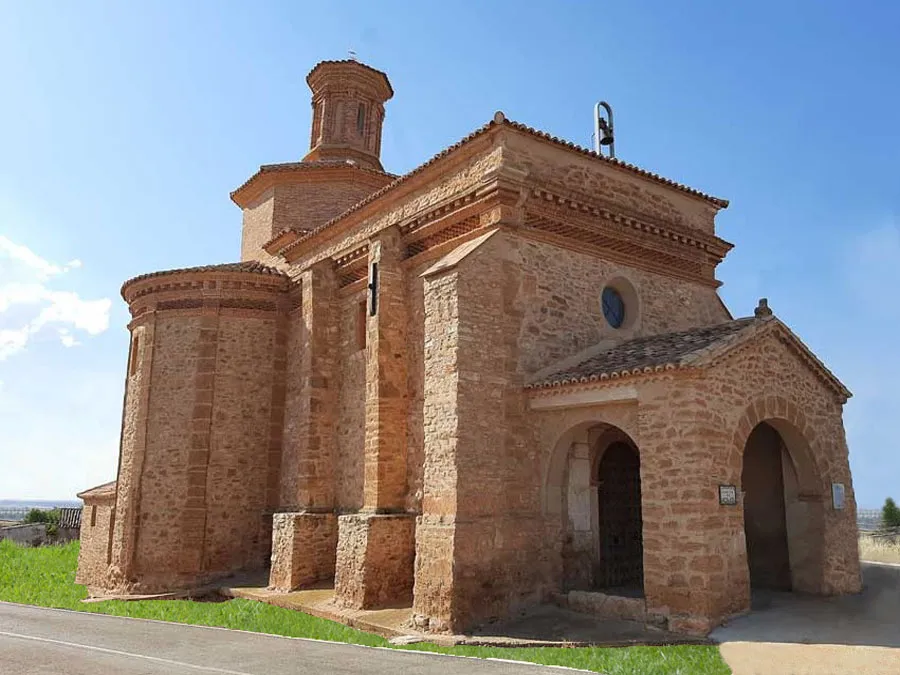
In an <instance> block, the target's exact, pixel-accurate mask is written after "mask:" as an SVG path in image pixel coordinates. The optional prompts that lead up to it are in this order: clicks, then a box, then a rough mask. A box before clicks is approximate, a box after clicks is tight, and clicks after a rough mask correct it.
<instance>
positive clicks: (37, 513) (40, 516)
mask: <svg viewBox="0 0 900 675" xmlns="http://www.w3.org/2000/svg"><path fill="white" fill-rule="evenodd" d="M49 520H50V516H49V514H48V513H47V511H44V509H31V511H29V512H28V514H27V515H26V516H25V520H24V521H22V522H25V523H47V522H49Z"/></svg>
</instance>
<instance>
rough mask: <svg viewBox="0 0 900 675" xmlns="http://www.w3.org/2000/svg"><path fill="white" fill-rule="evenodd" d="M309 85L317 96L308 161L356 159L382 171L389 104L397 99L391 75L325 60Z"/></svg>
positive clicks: (315, 98) (352, 63) (313, 98)
mask: <svg viewBox="0 0 900 675" xmlns="http://www.w3.org/2000/svg"><path fill="white" fill-rule="evenodd" d="M306 82H307V84H308V85H309V88H310V89H312V92H313V96H312V106H313V115H312V129H311V133H310V141H309V148H310V149H309V153H308V154H307V155H306V157H304V158H303V160H304V161H316V160H352V161H355V162H357V163H358V164H359V165H360V166H363V167H366V168H369V169H377V170H378V171H382V170H383V168H382V166H381V160H380V156H381V126H382V123H383V122H384V103H385V101H387V100H389V99H390V98H391V97H392V96H393V95H394V90H393V89H392V88H391V84H390V82H389V81H388V78H387V76H386V75H385V74H384V73H382V72H381V71H379V70H375V69H374V68H370V67H369V66H366V65H363V64H362V63H359V62H358V61H353V60H347V61H323V62H321V63H319V64H318V65H317V66H316V67H315V68H313V69H312V71H310V73H309V75H308V76H307V77H306Z"/></svg>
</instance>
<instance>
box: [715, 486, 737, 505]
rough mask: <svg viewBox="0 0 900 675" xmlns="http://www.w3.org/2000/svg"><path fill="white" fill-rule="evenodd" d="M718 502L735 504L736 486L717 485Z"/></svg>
mask: <svg viewBox="0 0 900 675" xmlns="http://www.w3.org/2000/svg"><path fill="white" fill-rule="evenodd" d="M719 504H721V505H722V506H736V505H737V487H735V486H734V485H720V486H719Z"/></svg>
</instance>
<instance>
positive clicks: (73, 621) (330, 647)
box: [0, 602, 573, 675]
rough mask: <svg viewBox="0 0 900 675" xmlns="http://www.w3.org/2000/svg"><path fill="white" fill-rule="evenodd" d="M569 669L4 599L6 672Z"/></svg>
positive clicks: (150, 674)
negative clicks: (74, 610)
mask: <svg viewBox="0 0 900 675" xmlns="http://www.w3.org/2000/svg"><path fill="white" fill-rule="evenodd" d="M564 672H566V671H565V670H561V669H559V668H547V667H542V666H534V665H529V664H523V663H507V662H502V661H487V660H483V659H463V658H458V657H452V656H442V655H432V654H421V653H416V652H409V651H399V650H392V649H373V648H369V647H359V646H355V645H346V644H340V643H332V642H316V641H313V640H297V639H291V638H281V637H275V636H271V635H260V634H256V633H243V632H240V631H232V630H225V629H221V628H204V627H201V626H184V625H180V624H174V623H162V622H155V621H142V620H139V619H125V618H121V617H113V616H103V615H101V614H86V613H82V612H67V611H62V610H53V609H43V608H39V607H26V606H22V605H12V604H8V603H3V602H0V673H2V674H3V675H20V674H24V673H28V674H34V675H37V674H38V673H40V675H63V674H64V675H97V674H98V673H103V674H106V673H110V674H112V673H115V674H116V675H119V674H121V675H201V674H202V673H211V674H214V675H215V674H218V675H287V674H288V673H291V674H292V675H294V674H299V673H304V674H305V673H310V674H315V675H325V674H326V673H365V674H366V675H388V674H391V675H394V674H397V673H403V674H404V675H407V674H409V675H448V674H451V673H467V674H468V673H473V674H475V675H481V674H484V675H560V674H561V673H564ZM569 672H573V671H569Z"/></svg>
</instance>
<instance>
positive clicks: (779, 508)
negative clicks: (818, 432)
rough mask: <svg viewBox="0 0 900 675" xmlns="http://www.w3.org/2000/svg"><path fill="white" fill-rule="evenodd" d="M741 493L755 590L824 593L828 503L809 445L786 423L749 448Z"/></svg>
mask: <svg viewBox="0 0 900 675" xmlns="http://www.w3.org/2000/svg"><path fill="white" fill-rule="evenodd" d="M741 491H742V493H743V510H744V535H745V540H746V546H747V567H748V572H749V579H750V589H751V591H760V590H769V591H773V590H774V591H804V592H812V593H818V592H821V588H822V582H823V564H824V548H823V546H824V539H823V535H824V509H825V500H824V495H823V493H822V489H821V487H820V485H819V481H818V479H817V477H816V471H815V464H814V462H813V460H812V454H811V451H810V448H809V444H808V442H807V441H806V439H805V438H804V437H803V435H802V434H801V433H800V431H799V430H798V429H797V428H796V427H795V426H794V425H792V424H791V423H790V422H788V421H786V420H784V419H767V420H765V421H761V422H758V423H757V424H756V425H755V426H754V427H753V429H752V431H751V432H750V434H749V436H748V437H747V440H746V442H745V444H744V452H743V460H742V468H741Z"/></svg>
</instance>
